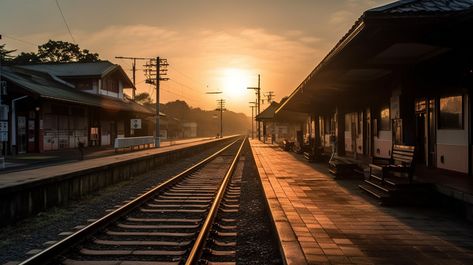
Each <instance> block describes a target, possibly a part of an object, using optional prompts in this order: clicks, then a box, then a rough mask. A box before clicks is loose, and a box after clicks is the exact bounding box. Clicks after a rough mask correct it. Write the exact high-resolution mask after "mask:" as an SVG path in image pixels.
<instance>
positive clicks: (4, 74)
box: [1, 61, 154, 154]
mask: <svg viewBox="0 0 473 265" xmlns="http://www.w3.org/2000/svg"><path fill="white" fill-rule="evenodd" d="M1 79H2V80H3V81H6V91H4V92H5V93H4V95H3V96H2V104H3V105H6V106H8V107H7V110H8V111H4V114H5V113H7V115H3V116H4V118H6V120H7V121H8V136H7V139H4V140H6V142H4V143H5V144H4V145H3V148H4V149H3V154H5V153H11V154H14V153H26V152H43V151H50V150H63V149H68V148H76V147H77V146H78V144H79V142H80V143H83V144H84V145H85V146H86V147H90V146H109V145H113V143H114V139H115V138H117V137H129V136H145V135H152V134H153V133H152V132H153V131H154V127H153V126H152V125H150V122H149V120H150V117H152V116H153V115H154V113H153V112H152V110H150V109H148V108H145V107H143V106H142V105H140V104H137V103H135V102H134V101H133V100H130V99H128V98H127V97H126V96H124V94H123V90H124V89H135V88H134V86H133V83H132V82H131V80H130V79H129V78H128V76H127V75H126V73H125V72H124V71H123V69H122V68H121V67H120V66H119V65H115V64H112V63H111V62H108V61H100V62H95V63H57V64H38V65H12V66H3V67H2V71H1ZM5 94H6V95H5ZM131 119H140V120H141V121H142V123H141V128H140V129H134V128H132V127H131V123H130V120H131Z"/></svg>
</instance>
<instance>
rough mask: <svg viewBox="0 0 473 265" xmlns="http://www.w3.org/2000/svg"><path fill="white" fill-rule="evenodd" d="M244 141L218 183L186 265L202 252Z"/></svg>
mask: <svg viewBox="0 0 473 265" xmlns="http://www.w3.org/2000/svg"><path fill="white" fill-rule="evenodd" d="M245 142H246V137H245V139H244V140H243V142H242V143H241V145H240V148H239V149H238V152H237V154H236V156H235V158H233V161H232V164H231V165H230V168H229V169H228V171H227V173H226V174H225V177H224V180H223V181H222V185H220V187H219V189H218V192H217V195H216V197H215V200H214V202H213V203H212V206H211V208H210V210H209V213H208V215H207V217H206V219H205V221H204V224H203V226H202V228H201V230H200V232H199V235H198V236H197V238H196V240H195V242H194V246H193V247H192V250H191V251H190V252H189V256H188V257H187V260H186V263H185V264H186V265H192V264H197V262H198V259H199V258H200V256H201V254H202V250H203V247H204V245H205V242H206V240H207V236H208V234H209V232H210V229H211V228H212V224H213V221H214V219H215V216H216V215H217V211H218V208H219V206H220V202H221V201H222V198H223V196H224V194H225V190H226V189H227V186H228V183H229V182H230V179H231V177H232V175H233V172H234V171H235V168H236V165H237V163H238V160H239V158H240V153H241V150H242V149H243V145H244V144H245Z"/></svg>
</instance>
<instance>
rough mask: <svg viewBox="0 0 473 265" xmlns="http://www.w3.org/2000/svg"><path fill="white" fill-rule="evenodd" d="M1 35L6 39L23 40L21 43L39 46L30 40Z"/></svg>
mask: <svg viewBox="0 0 473 265" xmlns="http://www.w3.org/2000/svg"><path fill="white" fill-rule="evenodd" d="M2 36H3V37H7V38H8V39H12V40H16V41H19V42H23V43H26V44H29V45H33V46H36V47H38V46H39V45H38V44H36V43H33V42H30V41H26V40H22V39H18V38H15V37H12V36H10V35H5V34H2Z"/></svg>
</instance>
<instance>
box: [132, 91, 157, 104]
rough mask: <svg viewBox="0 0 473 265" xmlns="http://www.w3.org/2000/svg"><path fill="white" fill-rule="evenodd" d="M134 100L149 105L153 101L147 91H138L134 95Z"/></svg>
mask: <svg viewBox="0 0 473 265" xmlns="http://www.w3.org/2000/svg"><path fill="white" fill-rule="evenodd" d="M135 102H137V103H139V104H141V105H151V104H153V101H152V100H151V97H150V96H149V93H147V92H142V93H138V94H136V95H135Z"/></svg>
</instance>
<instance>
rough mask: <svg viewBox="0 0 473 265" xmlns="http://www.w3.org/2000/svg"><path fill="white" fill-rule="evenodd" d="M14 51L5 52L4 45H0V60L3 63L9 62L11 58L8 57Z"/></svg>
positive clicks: (10, 56)
mask: <svg viewBox="0 0 473 265" xmlns="http://www.w3.org/2000/svg"><path fill="white" fill-rule="evenodd" d="M15 51H16V50H7V49H5V44H3V45H0V60H1V61H2V62H4V61H10V60H11V59H12V58H13V56H12V55H10V54H11V53H12V52H15Z"/></svg>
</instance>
